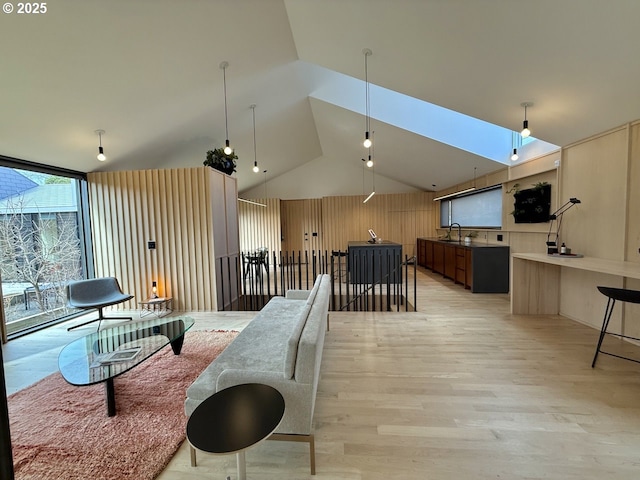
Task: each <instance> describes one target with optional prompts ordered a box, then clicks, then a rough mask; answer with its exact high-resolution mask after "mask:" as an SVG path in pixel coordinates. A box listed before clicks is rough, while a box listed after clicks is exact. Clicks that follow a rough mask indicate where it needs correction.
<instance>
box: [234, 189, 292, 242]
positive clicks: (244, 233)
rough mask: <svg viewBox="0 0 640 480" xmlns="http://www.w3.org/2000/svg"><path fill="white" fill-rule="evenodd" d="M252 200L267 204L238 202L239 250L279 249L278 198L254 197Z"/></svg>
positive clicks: (279, 221)
mask: <svg viewBox="0 0 640 480" xmlns="http://www.w3.org/2000/svg"><path fill="white" fill-rule="evenodd" d="M251 201H252V202H257V203H262V204H265V205H267V206H266V208H265V207H260V206H258V205H251V204H249V203H245V202H238V219H239V224H240V251H241V252H248V251H251V250H255V249H257V248H260V247H267V248H268V249H269V252H279V251H280V243H281V242H280V223H281V218H280V215H281V212H280V200H279V199H277V198H256V199H252V200H251Z"/></svg>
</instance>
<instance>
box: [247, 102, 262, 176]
mask: <svg viewBox="0 0 640 480" xmlns="http://www.w3.org/2000/svg"><path fill="white" fill-rule="evenodd" d="M249 108H251V110H252V112H253V172H254V173H258V172H259V171H260V168H258V150H257V149H256V106H255V104H253V105H250V106H249Z"/></svg>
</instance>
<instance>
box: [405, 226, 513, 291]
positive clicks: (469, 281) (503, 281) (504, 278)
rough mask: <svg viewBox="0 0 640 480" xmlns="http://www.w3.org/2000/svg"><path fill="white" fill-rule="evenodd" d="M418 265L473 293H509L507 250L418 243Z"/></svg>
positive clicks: (434, 241) (430, 241) (425, 240)
mask: <svg viewBox="0 0 640 480" xmlns="http://www.w3.org/2000/svg"><path fill="white" fill-rule="evenodd" d="M417 251H418V252H419V255H418V265H420V266H422V267H425V268H428V269H429V270H431V271H433V272H434V273H439V274H441V275H442V276H443V277H444V278H446V279H449V280H452V281H453V282H455V283H457V284H460V285H462V286H464V288H467V289H469V290H471V291H472V292H473V293H508V292H509V247H507V246H502V245H481V244H473V243H472V244H469V245H467V244H464V243H459V242H447V241H444V240H438V239H429V238H418V239H417Z"/></svg>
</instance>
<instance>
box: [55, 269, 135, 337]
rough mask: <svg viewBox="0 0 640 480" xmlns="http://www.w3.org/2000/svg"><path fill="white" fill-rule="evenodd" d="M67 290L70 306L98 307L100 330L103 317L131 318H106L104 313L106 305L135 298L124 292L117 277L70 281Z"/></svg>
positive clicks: (76, 326)
mask: <svg viewBox="0 0 640 480" xmlns="http://www.w3.org/2000/svg"><path fill="white" fill-rule="evenodd" d="M66 290H67V303H68V305H69V306H70V307H73V308H82V309H92V308H96V309H98V318H97V319H96V320H97V321H98V330H100V323H101V322H102V320H103V319H105V320H116V319H118V320H120V319H128V320H131V317H110V318H105V317H104V316H103V314H102V309H103V308H104V307H108V306H109V305H116V304H118V303H122V302H126V301H127V300H131V299H132V298H133V295H129V294H128V293H124V292H123V291H122V289H121V288H120V284H119V283H118V280H117V279H116V278H115V277H104V278H91V279H89V280H78V281H75V282H69V283H68V284H67V287H66ZM96 320H91V321H89V322H85V323H81V324H79V325H75V326H73V327H69V328H68V329H67V330H71V329H73V328H78V327H81V326H83V325H86V324H88V323H91V322H94V321H96Z"/></svg>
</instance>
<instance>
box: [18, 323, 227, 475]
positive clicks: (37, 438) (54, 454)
mask: <svg viewBox="0 0 640 480" xmlns="http://www.w3.org/2000/svg"><path fill="white" fill-rule="evenodd" d="M236 335H237V332H220V331H219V332H187V334H186V337H185V341H184V346H183V348H182V353H181V354H180V355H178V356H176V355H174V354H173V352H172V350H171V347H169V346H167V347H165V348H164V349H163V350H161V351H160V352H158V353H157V354H155V355H154V356H153V357H151V358H149V359H148V360H147V361H145V362H144V363H142V364H140V365H138V366H137V367H135V368H133V369H132V370H130V371H129V372H127V373H125V374H123V375H121V376H120V377H117V378H116V379H115V382H114V383H115V389H116V407H117V412H116V416H114V417H107V411H106V405H105V394H104V384H99V385H93V386H88V387H74V386H72V385H69V384H68V383H67V382H66V381H65V380H64V379H63V378H62V376H61V375H60V374H59V373H55V374H53V375H49V376H48V377H46V378H44V379H42V380H41V381H39V382H38V383H36V384H34V385H32V386H30V387H28V388H25V389H24V390H21V391H19V392H17V393H15V394H13V395H11V396H10V397H9V419H10V425H11V441H12V447H13V459H14V465H15V477H16V479H17V480H36V479H38V480H47V479H64V480H75V479H78V480H79V479H82V480H88V479H94V480H102V479H104V480H107V479H108V480H113V479H119V480H120V479H136V480H145V479H148V480H150V479H153V478H155V477H156V476H157V475H158V474H159V473H160V472H161V471H162V470H163V469H164V467H165V466H166V465H167V463H168V462H169V460H170V459H171V457H172V456H173V454H175V452H176V451H177V449H178V448H179V446H180V444H181V443H182V442H183V441H184V439H185V429H186V425H187V417H186V416H185V414H184V406H183V405H184V399H185V396H186V395H185V391H186V389H187V387H188V386H189V385H190V384H191V383H192V382H193V381H194V380H195V379H196V377H197V376H198V375H199V374H200V372H202V370H204V369H205V367H206V366H207V365H208V364H209V363H210V362H211V361H212V360H213V359H214V358H215V357H217V356H218V355H219V354H220V352H222V350H224V348H225V347H226V346H227V345H228V344H229V343H230V342H231V341H232V340H233V339H234V338H235V336H236Z"/></svg>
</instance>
